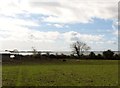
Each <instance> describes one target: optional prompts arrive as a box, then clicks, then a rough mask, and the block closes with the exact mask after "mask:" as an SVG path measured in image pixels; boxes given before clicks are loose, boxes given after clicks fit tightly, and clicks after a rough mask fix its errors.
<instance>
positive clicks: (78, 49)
mask: <svg viewBox="0 0 120 88" xmlns="http://www.w3.org/2000/svg"><path fill="white" fill-rule="evenodd" d="M71 48H72V49H73V53H74V54H77V56H78V57H80V56H81V55H82V54H83V53H84V51H87V50H89V49H90V47H89V46H88V45H87V44H86V43H83V42H80V41H76V42H74V43H73V44H72V45H71Z"/></svg>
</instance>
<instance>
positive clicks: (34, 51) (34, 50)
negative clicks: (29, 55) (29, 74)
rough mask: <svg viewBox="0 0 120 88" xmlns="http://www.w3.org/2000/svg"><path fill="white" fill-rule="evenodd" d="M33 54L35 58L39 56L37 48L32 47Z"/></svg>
mask: <svg viewBox="0 0 120 88" xmlns="http://www.w3.org/2000/svg"><path fill="white" fill-rule="evenodd" d="M32 50H33V51H32V52H33V55H34V56H35V55H36V54H37V50H36V49H35V47H32Z"/></svg>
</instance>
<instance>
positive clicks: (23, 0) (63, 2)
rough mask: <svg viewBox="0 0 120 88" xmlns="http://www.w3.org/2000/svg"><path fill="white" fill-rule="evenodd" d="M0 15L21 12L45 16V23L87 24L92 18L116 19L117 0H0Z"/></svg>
mask: <svg viewBox="0 0 120 88" xmlns="http://www.w3.org/2000/svg"><path fill="white" fill-rule="evenodd" d="M0 2H1V3H0V13H1V14H4V15H9V16H14V15H15V14H20V13H23V12H27V13H30V14H31V13H34V14H42V15H46V17H43V21H45V22H53V23H88V22H92V21H93V19H92V18H95V17H97V18H101V19H114V18H117V13H118V10H117V7H118V0H107V1H105V0H101V1H99V0H92V1H89V0H86V1H83V0H81V1H80V0H72V1H69V0H52V1H50V0H46V1H43V0H9V1H7V2H6V1H4V0H0Z"/></svg>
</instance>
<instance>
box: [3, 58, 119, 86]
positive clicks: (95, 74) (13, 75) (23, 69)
mask: <svg viewBox="0 0 120 88" xmlns="http://www.w3.org/2000/svg"><path fill="white" fill-rule="evenodd" d="M2 73H3V74H2V75H3V78H2V82H3V86H116V85H118V61H117V60H116V61H115V60H114V61H113V60H80V61H76V60H67V61H66V62H63V61H62V60H52V61H49V60H47V61H32V62H28V61H24V62H17V63H15V62H14V63H7V64H6V63H3V67H2Z"/></svg>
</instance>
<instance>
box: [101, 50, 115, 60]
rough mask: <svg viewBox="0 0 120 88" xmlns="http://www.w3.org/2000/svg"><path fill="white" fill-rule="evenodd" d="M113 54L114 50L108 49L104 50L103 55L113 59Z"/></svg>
mask: <svg viewBox="0 0 120 88" xmlns="http://www.w3.org/2000/svg"><path fill="white" fill-rule="evenodd" d="M113 55H114V52H112V51H111V50H107V51H104V52H103V56H104V57H105V58H109V59H112V58H113Z"/></svg>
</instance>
